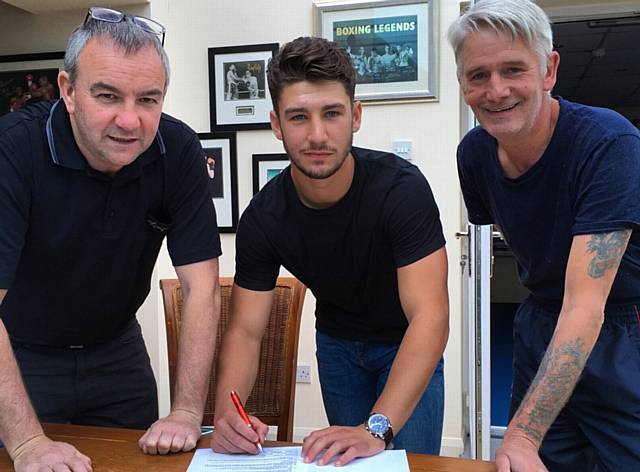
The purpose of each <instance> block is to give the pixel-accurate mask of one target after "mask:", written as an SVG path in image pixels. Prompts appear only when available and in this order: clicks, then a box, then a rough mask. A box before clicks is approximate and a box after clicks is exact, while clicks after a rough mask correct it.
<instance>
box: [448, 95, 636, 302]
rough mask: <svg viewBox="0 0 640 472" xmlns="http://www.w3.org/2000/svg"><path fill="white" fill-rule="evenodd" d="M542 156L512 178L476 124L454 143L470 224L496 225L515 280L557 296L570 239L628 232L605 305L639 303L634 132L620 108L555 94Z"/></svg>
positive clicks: (539, 294) (561, 290)
mask: <svg viewBox="0 0 640 472" xmlns="http://www.w3.org/2000/svg"><path fill="white" fill-rule="evenodd" d="M558 100H559V102H560V116H559V118H558V122H557V124H556V128H555V130H554V132H553V136H552V138H551V141H550V142H549V145H548V146H547V149H546V150H545V152H544V154H543V155H542V157H541V158H540V159H539V160H538V162H536V163H535V164H534V166H533V167H531V168H530V169H529V170H528V171H527V172H525V173H524V174H523V175H521V176H519V177H518V178H515V179H511V178H508V177H507V176H506V175H505V174H504V172H503V170H502V167H501V165H500V163H499V161H498V154H497V142H496V140H495V139H494V138H493V137H492V136H491V135H489V134H488V133H487V132H486V131H485V130H484V129H482V128H481V127H477V128H475V129H473V130H471V131H470V132H469V133H468V134H467V135H466V136H465V138H464V139H463V141H462V142H461V143H460V146H459V147H458V172H459V176H460V183H461V186H462V193H463V195H464V200H465V203H466V205H467V209H468V212H469V221H471V222H472V223H475V224H497V225H498V226H499V227H500V228H501V230H502V232H503V235H504V237H505V240H506V242H507V244H508V246H509V247H510V248H511V250H512V251H513V253H514V255H515V257H516V260H517V262H518V273H519V276H520V280H521V282H522V283H523V284H524V285H525V286H526V287H527V288H528V289H529V290H530V291H531V292H532V293H533V295H534V296H536V297H539V298H541V299H546V300H553V301H561V300H562V298H563V294H564V283H565V270H566V267H567V261H568V258H569V252H570V249H571V243H572V240H573V236H575V235H582V234H596V233H605V232H612V231H617V230H622V229H633V233H632V236H631V240H630V241H629V245H628V248H627V251H626V252H625V254H624V256H623V258H622V262H621V264H620V268H619V270H618V274H617V276H616V278H615V281H614V283H613V287H612V288H611V292H610V295H609V299H608V302H609V303H627V302H631V301H638V300H640V232H639V231H637V230H638V228H639V227H640V133H639V132H638V130H637V129H636V128H634V127H633V126H632V125H631V123H630V122H629V121H627V120H626V119H625V118H623V117H622V116H621V115H619V114H618V113H616V112H614V111H611V110H607V109H603V108H595V107H589V106H585V105H580V104H576V103H572V102H569V101H566V100H563V99H561V98H559V99H558Z"/></svg>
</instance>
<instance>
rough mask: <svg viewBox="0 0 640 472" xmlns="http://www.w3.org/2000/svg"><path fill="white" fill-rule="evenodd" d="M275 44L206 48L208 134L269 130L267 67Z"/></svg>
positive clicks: (276, 47) (275, 48) (274, 49)
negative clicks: (207, 63) (209, 125)
mask: <svg viewBox="0 0 640 472" xmlns="http://www.w3.org/2000/svg"><path fill="white" fill-rule="evenodd" d="M277 51H278V43H268V44H254V45H251V46H226V47H216V48H209V110H210V120H211V131H239V130H247V129H269V128H271V124H270V123H269V112H270V111H271V109H272V106H271V94H270V93H269V87H268V86H267V66H268V65H269V60H270V59H271V58H272V57H273V55H274V54H275V53H276V52H277Z"/></svg>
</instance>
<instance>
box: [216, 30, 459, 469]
mask: <svg viewBox="0 0 640 472" xmlns="http://www.w3.org/2000/svg"><path fill="white" fill-rule="evenodd" d="M268 79H269V89H270V91H271V96H272V99H273V105H274V111H272V112H271V125H272V129H273V130H274V133H275V135H276V137H277V138H278V139H280V140H281V141H283V144H284V147H285V149H286V151H287V154H288V155H289V158H290V159H291V162H292V164H293V165H291V166H290V167H289V168H287V169H286V170H285V171H284V172H283V173H281V174H280V175H279V176H278V177H276V178H275V179H273V180H272V181H271V182H269V183H268V184H267V185H266V187H265V188H264V189H263V190H262V191H261V192H260V193H259V194H258V195H256V197H255V198H254V199H253V200H252V202H251V204H250V205H249V207H248V208H247V210H246V211H245V212H244V214H243V216H242V218H241V221H240V224H239V227H238V233H237V239H236V276H235V285H234V288H233V308H232V310H233V311H232V315H231V320H230V323H229V327H228V329H227V331H226V334H225V338H224V341H223V345H222V350H221V353H220V361H219V372H218V386H217V393H218V395H217V399H218V400H217V403H216V407H215V410H216V420H215V426H216V432H215V433H214V435H213V437H212V444H211V445H212V448H213V449H214V450H216V451H218V452H228V453H239V452H255V451H256V445H255V443H256V442H262V441H264V439H265V435H266V433H267V426H266V425H264V424H263V423H262V422H260V421H259V420H258V419H256V418H251V421H252V425H253V429H252V428H247V426H246V425H245V424H244V423H243V422H242V421H241V420H240V417H239V416H238V414H237V413H236V411H235V409H234V408H233V406H232V404H231V402H230V401H229V400H228V392H229V391H230V390H232V389H233V390H237V391H238V392H239V394H240V396H241V397H242V399H243V400H245V399H246V398H247V396H248V395H249V393H250V391H251V388H252V385H253V382H254V380H255V372H256V369H257V364H258V358H259V350H260V341H261V338H262V335H263V332H264V328H265V326H266V324H267V321H268V317H269V314H270V311H271V302H272V293H273V288H274V285H275V282H276V278H277V276H278V272H279V269H280V266H284V267H286V268H287V269H288V270H289V271H290V272H291V273H293V274H294V275H295V276H296V277H298V278H299V279H300V280H301V281H302V282H304V283H305V284H306V285H307V286H308V287H309V288H310V289H311V291H312V292H313V294H314V295H315V297H316V299H317V305H316V320H317V321H316V328H317V357H318V370H319V376H320V384H321V387H322V394H323V401H324V405H325V410H326V412H327V416H328V418H329V423H330V424H331V425H332V426H331V427H329V428H325V429H322V430H320V431H316V432H314V433H312V434H311V435H309V436H308V437H307V438H306V439H305V442H304V447H303V450H302V453H303V456H304V458H305V460H306V461H308V462H309V461H314V460H317V461H318V463H320V464H325V463H328V462H329V461H331V460H333V459H336V460H337V462H336V464H337V465H343V464H346V463H348V462H349V461H350V460H352V459H354V458H355V457H366V456H370V455H373V454H376V453H378V452H379V451H381V450H383V449H384V448H385V447H386V446H389V445H390V443H391V440H392V439H393V443H394V444H395V446H396V447H399V448H404V449H407V450H409V451H413V452H430V453H435V454H437V453H438V452H439V449H440V438H441V433H442V416H443V406H444V388H443V374H442V360H441V358H442V353H443V350H444V347H445V345H446V341H447V336H448V326H449V325H448V296H447V282H446V281H447V258H446V252H445V249H444V244H445V241H444V237H443V235H442V227H441V225H440V220H439V214H438V209H437V207H436V204H435V201H434V199H433V195H432V194H431V190H430V188H429V185H428V183H427V181H426V180H425V178H424V176H422V174H421V173H420V172H419V170H418V169H417V168H416V167H415V166H413V165H411V164H409V163H407V162H406V161H403V160H402V159H400V158H398V157H397V156H394V155H392V154H388V153H384V152H378V151H370V150H365V149H360V148H352V145H351V144H352V137H353V133H354V132H356V131H358V129H359V127H360V120H361V116H362V107H361V105H360V103H359V102H354V90H355V77H354V70H353V66H352V65H351V61H350V59H349V56H348V54H347V53H346V52H345V51H344V50H343V49H341V48H340V47H339V46H337V45H336V44H335V43H330V42H328V41H326V40H324V39H319V38H299V39H297V40H295V41H292V42H291V43H289V44H287V45H285V46H283V48H282V49H281V50H280V51H279V53H278V54H277V55H276V56H275V57H274V59H273V60H272V62H271V64H270V66H269V71H268ZM324 449H326V452H322V451H323V450H324Z"/></svg>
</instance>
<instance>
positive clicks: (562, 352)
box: [496, 230, 631, 472]
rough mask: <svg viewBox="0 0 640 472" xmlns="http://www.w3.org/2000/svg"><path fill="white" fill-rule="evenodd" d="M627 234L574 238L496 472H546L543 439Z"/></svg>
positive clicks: (578, 364)
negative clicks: (539, 353) (544, 342)
mask: <svg viewBox="0 0 640 472" xmlns="http://www.w3.org/2000/svg"><path fill="white" fill-rule="evenodd" d="M630 235H631V230H623V231H615V232H612V233H604V234H593V235H581V236H575V237H574V238H573V244H572V246H571V252H570V254H569V261H568V263H567V271H566V275H565V291H564V300H563V301H562V310H561V311H560V316H559V317H558V324H557V326H556V330H555V332H554V335H553V338H552V339H551V342H550V343H549V346H548V348H547V351H546V353H545V355H544V358H543V359H542V362H541V363H540V367H539V368H538V373H537V374H536V376H535V378H534V379H533V381H532V382H531V385H530V386H529V390H528V391H527V394H526V395H525V397H524V399H523V400H522V403H521V404H520V407H519V408H518V411H516V414H515V415H514V417H513V418H512V420H511V422H510V423H509V427H508V428H507V431H506V433H505V437H504V440H503V442H502V445H501V446H500V448H499V449H498V451H496V463H497V465H498V471H499V472H503V471H505V472H508V471H510V470H511V471H539V470H546V469H545V468H544V466H543V464H542V462H541V461H540V459H539V457H538V449H539V447H540V444H541V443H542V438H544V435H545V434H546V432H547V430H548V429H549V427H550V426H551V424H552V423H553V421H554V420H555V418H556V417H557V416H558V414H559V413H560V410H562V408H563V407H564V405H565V404H566V402H567V401H568V399H569V397H570V396H571V393H572V392H573V389H574V387H575V385H576V383H577V382H578V380H579V379H580V375H581V374H582V370H583V369H584V366H585V364H586V362H587V359H588V357H589V354H590V353H591V349H592V348H593V345H594V344H595V342H596V339H597V338H598V335H599V334H600V328H601V326H602V322H603V320H604V306H605V303H606V301H607V297H608V296H609V291H610V290H611V285H612V284H613V280H614V278H615V275H616V273H617V270H618V266H619V264H620V260H621V258H622V255H623V254H624V251H625V250H626V247H627V242H628V241H629V236H630Z"/></svg>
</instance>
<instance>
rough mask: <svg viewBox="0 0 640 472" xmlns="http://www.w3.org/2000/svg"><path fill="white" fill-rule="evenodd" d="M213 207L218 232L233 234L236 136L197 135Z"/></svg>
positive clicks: (235, 200)
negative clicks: (202, 152)
mask: <svg viewBox="0 0 640 472" xmlns="http://www.w3.org/2000/svg"><path fill="white" fill-rule="evenodd" d="M198 137H199V138H200V144H201V145H202V149H203V150H204V161H205V165H206V168H207V174H208V175H209V190H210V191H211V198H212V199H213V204H214V205H215V207H216V217H217V220H218V230H219V231H220V232H221V233H235V232H236V229H237V227H238V168H237V154H236V152H237V151H236V134H235V133H198Z"/></svg>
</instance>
